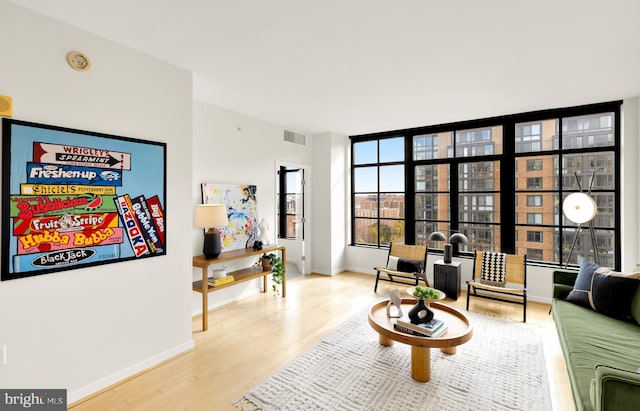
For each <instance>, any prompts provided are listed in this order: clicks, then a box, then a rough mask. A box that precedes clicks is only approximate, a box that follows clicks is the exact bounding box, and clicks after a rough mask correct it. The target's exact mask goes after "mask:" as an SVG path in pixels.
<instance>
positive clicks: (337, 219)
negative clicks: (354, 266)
mask: <svg viewBox="0 0 640 411" xmlns="http://www.w3.org/2000/svg"><path fill="white" fill-rule="evenodd" d="M347 149H348V140H347V139H346V137H344V136H341V135H338V134H334V133H323V134H316V135H314V136H313V168H314V171H315V172H314V175H313V187H314V188H313V193H314V200H313V204H312V209H313V221H312V236H313V246H312V247H313V250H312V255H313V258H314V265H313V272H315V273H318V274H325V275H335V274H337V273H339V272H341V271H343V270H345V267H346V260H345V251H346V245H347V228H346V227H347V224H349V222H348V221H347V214H346V213H347V209H348V200H347V196H346V190H347V176H348V171H347V170H348V166H347V152H348V150H347Z"/></svg>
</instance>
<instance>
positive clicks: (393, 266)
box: [387, 255, 400, 271]
mask: <svg viewBox="0 0 640 411" xmlns="http://www.w3.org/2000/svg"><path fill="white" fill-rule="evenodd" d="M399 259H400V258H399V257H394V256H392V255H390V256H389V261H388V262H387V270H392V271H398V260H399Z"/></svg>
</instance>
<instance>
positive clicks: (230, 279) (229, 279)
mask: <svg viewBox="0 0 640 411" xmlns="http://www.w3.org/2000/svg"><path fill="white" fill-rule="evenodd" d="M233 281H235V278H233V276H232V275H228V276H226V277H222V278H209V279H208V280H207V282H208V283H209V285H210V286H212V287H218V286H221V285H223V284H229V283H231V282H233Z"/></svg>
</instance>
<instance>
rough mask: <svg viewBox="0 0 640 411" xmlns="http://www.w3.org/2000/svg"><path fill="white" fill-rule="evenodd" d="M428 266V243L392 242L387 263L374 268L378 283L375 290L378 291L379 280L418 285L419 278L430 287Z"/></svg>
mask: <svg viewBox="0 0 640 411" xmlns="http://www.w3.org/2000/svg"><path fill="white" fill-rule="evenodd" d="M426 266H427V246H426V245H407V244H400V243H391V245H390V247H389V255H388V256H387V265H386V266H385V267H374V268H373V269H374V270H376V285H375V287H374V288H373V291H374V292H376V291H378V281H389V282H393V283H401V284H407V285H418V280H422V281H424V282H425V284H426V285H427V287H428V286H429V280H428V279H427V273H426V269H425V267H426ZM381 275H382V276H381ZM385 277H386V278H385Z"/></svg>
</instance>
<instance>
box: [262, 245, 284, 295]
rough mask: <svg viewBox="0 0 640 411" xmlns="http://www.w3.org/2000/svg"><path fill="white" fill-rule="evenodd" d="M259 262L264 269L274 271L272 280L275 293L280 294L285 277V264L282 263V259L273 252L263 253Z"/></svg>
mask: <svg viewBox="0 0 640 411" xmlns="http://www.w3.org/2000/svg"><path fill="white" fill-rule="evenodd" d="M258 264H261V265H262V270H271V271H272V276H271V281H273V287H272V288H273V293H274V294H276V295H279V294H280V288H279V286H280V284H282V280H283V279H284V264H283V263H282V259H281V258H280V257H278V256H277V255H276V254H273V253H271V254H262V256H260V260H259V261H258Z"/></svg>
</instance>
